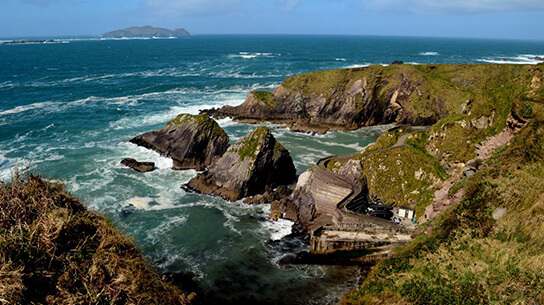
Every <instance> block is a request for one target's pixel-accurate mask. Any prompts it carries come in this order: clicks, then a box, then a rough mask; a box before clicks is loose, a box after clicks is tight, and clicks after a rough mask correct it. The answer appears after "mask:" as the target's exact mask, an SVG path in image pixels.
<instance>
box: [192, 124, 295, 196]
mask: <svg viewBox="0 0 544 305" xmlns="http://www.w3.org/2000/svg"><path fill="white" fill-rule="evenodd" d="M295 179H296V170H295V166H294V165H293V160H292V159H291V156H290V154H289V151H287V149H285V148H284V147H283V146H282V145H281V144H280V143H279V142H278V141H277V140H276V139H275V138H274V136H273V135H272V133H270V130H268V128H266V127H259V128H257V129H256V130H255V131H253V132H252V133H251V134H250V135H248V136H247V137H245V138H241V139H240V140H238V141H237V142H236V143H235V144H234V145H233V146H231V147H230V148H229V149H228V150H227V152H226V153H225V154H223V156H222V157H221V158H220V159H218V160H217V161H215V162H214V163H213V164H212V165H211V166H210V167H209V168H208V170H207V171H206V172H204V173H201V174H198V175H197V176H196V177H195V178H193V179H191V181H189V183H188V184H187V185H188V187H189V188H192V189H194V190H197V191H199V192H201V193H204V194H214V195H219V196H222V197H224V198H226V199H228V200H230V201H235V200H238V199H241V198H244V197H247V196H252V195H256V194H260V193H263V192H264V191H265V190H267V189H272V188H275V187H276V186H279V185H287V184H291V183H293V182H294V181H295Z"/></svg>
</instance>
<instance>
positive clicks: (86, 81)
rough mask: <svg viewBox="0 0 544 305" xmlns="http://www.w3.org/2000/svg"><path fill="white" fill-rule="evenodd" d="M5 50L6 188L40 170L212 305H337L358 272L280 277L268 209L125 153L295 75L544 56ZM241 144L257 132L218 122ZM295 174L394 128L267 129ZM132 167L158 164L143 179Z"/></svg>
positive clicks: (1, 110)
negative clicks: (186, 277) (18, 171)
mask: <svg viewBox="0 0 544 305" xmlns="http://www.w3.org/2000/svg"><path fill="white" fill-rule="evenodd" d="M61 41H62V43H57V44H35V45H0V59H1V60H0V71H1V72H0V177H1V178H4V179H6V178H9V176H10V172H11V171H12V170H13V168H14V167H15V166H19V167H26V166H29V167H30V168H31V169H32V170H33V171H37V172H40V173H42V174H43V175H44V176H46V177H50V178H53V179H59V180H62V181H63V182H64V183H65V184H66V186H67V188H68V190H70V191H71V192H72V193H73V194H74V195H76V196H78V197H79V198H81V199H82V200H83V201H84V202H85V203H86V204H87V205H88V206H89V207H90V208H91V209H94V210H98V211H101V212H103V213H106V214H107V215H108V216H109V217H110V218H112V219H113V220H114V222H115V223H116V224H117V225H118V226H119V227H120V228H122V229H123V230H124V231H125V232H126V233H127V234H129V235H130V236H132V237H133V238H134V240H135V241H136V243H137V244H138V246H139V247H140V249H141V250H142V251H143V253H144V254H145V255H146V256H147V257H148V259H149V260H150V262H151V263H153V264H154V265H155V266H156V267H157V268H158V269H159V270H160V271H161V272H173V273H183V274H191V275H192V276H193V278H194V280H195V281H196V282H197V283H198V285H199V289H200V290H201V294H200V298H201V300H203V302H205V303H206V304H215V303H222V304H244V303H248V302H250V303H254V304H267V303H268V304H281V303H284V304H329V303H331V302H335V301H337V300H338V298H339V297H340V296H341V295H342V294H343V293H345V292H347V290H349V289H350V288H352V287H354V286H356V285H357V281H358V279H359V277H358V276H359V273H358V270H357V269H354V268H351V269H350V268H341V267H323V266H287V267H286V266H283V267H282V266H279V265H278V263H277V261H278V260H279V258H281V257H282V256H283V255H285V254H286V253H288V252H289V251H292V250H293V249H304V247H305V246H304V245H303V244H300V243H296V242H292V243H291V244H290V243H289V242H287V241H283V242H281V241H278V240H279V239H280V238H281V237H282V236H284V235H286V234H287V233H289V230H290V225H291V223H289V222H288V221H280V222H277V223H275V222H272V221H270V220H267V218H266V216H267V214H268V209H269V207H268V206H267V205H261V206H246V205H244V204H242V203H240V202H237V203H228V202H226V201H224V200H222V199H219V198H214V197H210V196H202V195H199V194H187V193H185V192H184V191H183V190H182V189H181V188H180V186H181V185H182V184H183V183H186V182H187V181H189V179H190V178H191V177H193V176H194V175H195V172H194V171H173V170H171V169H170V167H171V165H172V162H171V160H169V159H167V158H163V157H161V156H159V155H158V154H156V153H155V152H152V151H149V150H146V149H144V148H141V147H137V146H135V145H133V144H130V143H128V140H129V139H130V138H131V137H133V136H135V135H137V134H140V133H142V132H146V131H149V130H153V129H158V128H161V127H162V126H164V124H165V123H166V122H167V120H168V119H170V118H172V117H174V116H176V115H177V114H179V113H182V112H188V113H198V110H199V109H203V108H210V107H218V106H222V105H227V104H229V105H238V104H240V103H242V102H243V101H244V99H245V96H246V95H247V93H248V92H249V91H251V90H257V89H258V90H273V89H274V88H275V87H276V86H278V85H279V84H280V83H281V81H282V80H283V79H284V78H285V77H286V76H289V75H293V74H298V73H303V72H308V71H314V70H322V69H334V68H346V67H358V66H365V65H369V64H388V63H391V62H393V61H394V60H401V61H404V62H406V63H414V64H417V63H494V62H496V63H510V62H512V63H535V62H536V61H538V59H535V58H534V57H539V56H543V55H542V54H544V42H531V41H495V40H466V39H438V38H394V37H357V36H193V37H184V38H180V39H132V40H131V39H120V40H114V39H109V40H102V39H96V38H82V39H63V40H61ZM219 123H220V125H221V126H222V127H223V128H224V129H225V130H226V131H227V133H228V134H229V136H230V138H231V141H235V140H236V139H237V138H239V137H241V136H244V135H246V134H248V133H249V132H250V131H251V130H252V129H253V128H255V126H254V125H248V124H240V123H236V122H232V121H231V120H228V119H227V120H220V121H219ZM269 126H270V127H271V128H272V129H273V133H274V135H275V136H276V137H277V138H278V139H279V140H280V142H281V143H282V144H283V145H284V146H285V147H287V148H288V149H289V150H290V152H291V155H292V156H293V159H294V161H295V165H296V168H297V171H298V173H301V172H303V171H304V170H305V169H307V168H308V167H311V166H312V165H313V164H315V162H316V161H317V160H318V159H320V158H322V157H324V156H327V155H331V154H340V153H353V152H355V151H359V150H361V149H362V148H363V147H365V146H366V145H368V144H370V143H372V142H373V141H375V139H376V138H377V137H378V136H379V134H380V133H381V132H382V131H383V130H384V129H385V127H371V128H364V129H361V130H358V131H353V132H333V133H328V134H326V135H319V136H311V135H307V134H299V133H291V132H289V131H288V130H285V129H281V128H278V127H277V126H274V125H269ZM125 157H133V158H136V159H138V160H142V161H154V162H156V163H157V166H158V169H157V170H155V171H153V172H150V173H137V172H134V171H132V170H130V169H128V168H125V167H123V166H121V165H120V164H119V162H120V160H121V159H123V158H125Z"/></svg>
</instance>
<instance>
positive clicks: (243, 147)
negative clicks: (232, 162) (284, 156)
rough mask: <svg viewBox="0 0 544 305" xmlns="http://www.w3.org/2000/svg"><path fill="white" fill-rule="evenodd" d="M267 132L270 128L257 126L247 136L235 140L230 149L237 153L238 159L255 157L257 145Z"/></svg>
mask: <svg viewBox="0 0 544 305" xmlns="http://www.w3.org/2000/svg"><path fill="white" fill-rule="evenodd" d="M269 134H270V130H269V129H268V128H267V127H264V126H261V127H257V129H255V130H254V131H253V132H251V133H250V134H249V135H248V136H247V137H245V138H242V139H240V140H239V141H238V142H236V144H235V145H234V146H232V148H231V149H232V150H234V151H236V152H237V153H238V155H239V156H240V161H241V160H244V159H245V158H252V159H256V158H257V153H258V152H259V151H258V148H259V145H262V144H263V143H264V139H265V137H266V136H267V135H269ZM276 142H277V141H276ZM280 145H281V144H280ZM278 149H279V147H278ZM229 150H230V149H229Z"/></svg>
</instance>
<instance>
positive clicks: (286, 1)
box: [276, 0, 300, 11]
mask: <svg viewBox="0 0 544 305" xmlns="http://www.w3.org/2000/svg"><path fill="white" fill-rule="evenodd" d="M299 4H300V0H277V1H276V5H277V6H278V7H280V8H281V9H282V10H285V11H292V10H294V9H295V8H296V7H297V6H298V5H299Z"/></svg>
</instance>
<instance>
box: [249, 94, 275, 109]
mask: <svg viewBox="0 0 544 305" xmlns="http://www.w3.org/2000/svg"><path fill="white" fill-rule="evenodd" d="M250 94H253V95H254V96H255V97H256V98H257V99H258V100H260V101H261V102H263V103H264V104H265V105H266V106H267V107H269V108H276V98H275V97H274V94H272V92H270V91H251V93H250Z"/></svg>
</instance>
